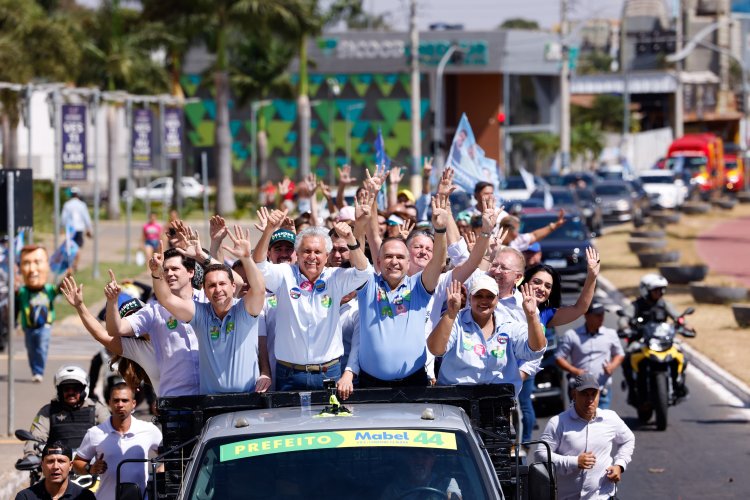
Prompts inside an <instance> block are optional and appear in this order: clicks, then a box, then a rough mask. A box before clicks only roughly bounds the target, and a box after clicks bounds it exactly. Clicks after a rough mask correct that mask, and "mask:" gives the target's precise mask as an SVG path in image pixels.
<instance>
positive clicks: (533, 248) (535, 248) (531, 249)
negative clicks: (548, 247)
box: [524, 242, 542, 253]
mask: <svg viewBox="0 0 750 500" xmlns="http://www.w3.org/2000/svg"><path fill="white" fill-rule="evenodd" d="M541 251H542V245H540V244H539V243H538V242H536V243H532V244H531V245H529V248H527V249H526V250H524V252H532V253H537V252H541Z"/></svg>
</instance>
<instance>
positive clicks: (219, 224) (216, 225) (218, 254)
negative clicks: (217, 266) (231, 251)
mask: <svg viewBox="0 0 750 500" xmlns="http://www.w3.org/2000/svg"><path fill="white" fill-rule="evenodd" d="M208 227H209V233H210V235H211V246H210V247H208V251H209V253H210V254H211V257H213V258H215V259H216V260H218V261H219V262H224V252H223V251H222V249H221V245H222V243H223V242H224V238H226V237H227V223H226V221H225V220H224V217H222V216H221V215H214V216H213V217H211V218H210V219H209V221H208Z"/></svg>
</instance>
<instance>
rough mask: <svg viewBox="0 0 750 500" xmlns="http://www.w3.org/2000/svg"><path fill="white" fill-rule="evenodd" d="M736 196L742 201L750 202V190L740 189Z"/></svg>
mask: <svg viewBox="0 0 750 500" xmlns="http://www.w3.org/2000/svg"><path fill="white" fill-rule="evenodd" d="M736 198H737V201H739V202H740V203H750V191H740V192H739V193H737V196H736Z"/></svg>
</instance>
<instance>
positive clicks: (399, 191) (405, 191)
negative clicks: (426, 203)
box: [398, 188, 416, 203]
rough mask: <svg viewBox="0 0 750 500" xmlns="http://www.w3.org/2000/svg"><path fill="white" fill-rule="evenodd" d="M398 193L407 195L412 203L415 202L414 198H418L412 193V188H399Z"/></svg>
mask: <svg viewBox="0 0 750 500" xmlns="http://www.w3.org/2000/svg"><path fill="white" fill-rule="evenodd" d="M398 194H403V195H404V196H406V198H407V199H408V200H409V201H411V202H412V203H413V202H414V200H415V199H416V198H414V193H412V192H411V191H410V190H408V189H406V188H404V189H399V190H398Z"/></svg>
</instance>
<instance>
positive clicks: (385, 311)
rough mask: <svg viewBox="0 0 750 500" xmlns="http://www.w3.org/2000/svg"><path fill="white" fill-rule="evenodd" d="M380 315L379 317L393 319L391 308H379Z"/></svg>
mask: <svg viewBox="0 0 750 500" xmlns="http://www.w3.org/2000/svg"><path fill="white" fill-rule="evenodd" d="M380 315H381V316H389V317H391V318H392V317H393V310H392V309H391V306H383V307H381V308H380Z"/></svg>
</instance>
